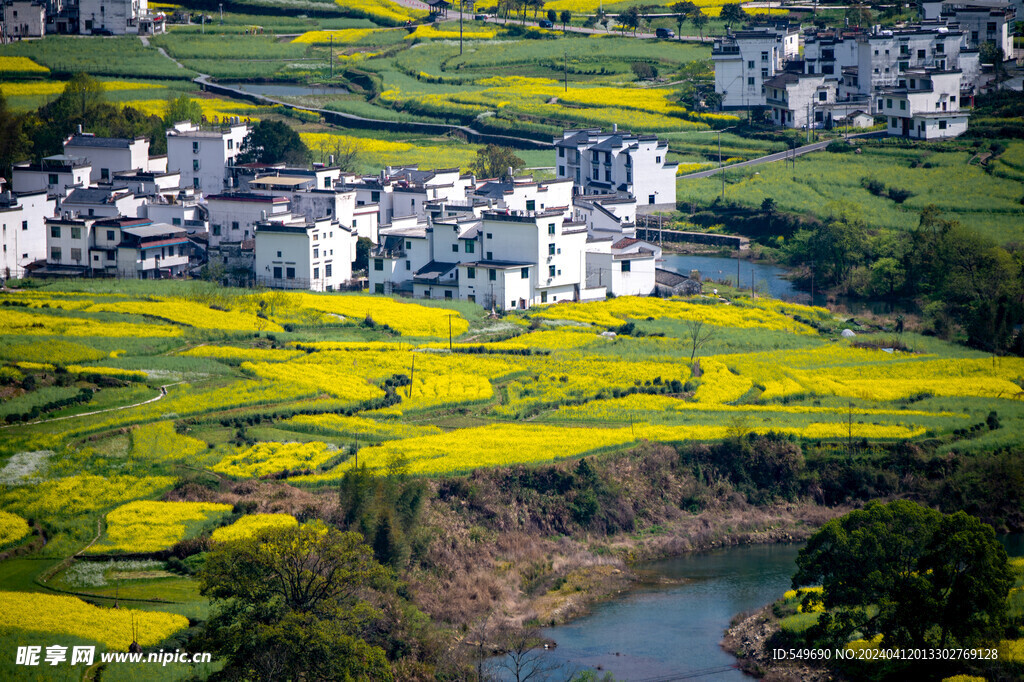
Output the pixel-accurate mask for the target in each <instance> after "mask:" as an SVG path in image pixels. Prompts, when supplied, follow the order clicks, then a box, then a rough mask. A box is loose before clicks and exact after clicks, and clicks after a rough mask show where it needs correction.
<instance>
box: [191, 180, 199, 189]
mask: <svg viewBox="0 0 1024 682" xmlns="http://www.w3.org/2000/svg"><path fill="white" fill-rule="evenodd" d="M192 189H199V178H192Z"/></svg>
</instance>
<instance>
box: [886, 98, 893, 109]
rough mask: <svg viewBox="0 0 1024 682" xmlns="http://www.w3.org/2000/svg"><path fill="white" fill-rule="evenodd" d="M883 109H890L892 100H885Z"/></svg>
mask: <svg viewBox="0 0 1024 682" xmlns="http://www.w3.org/2000/svg"><path fill="white" fill-rule="evenodd" d="M885 108H886V109H892V100H891V99H887V100H885Z"/></svg>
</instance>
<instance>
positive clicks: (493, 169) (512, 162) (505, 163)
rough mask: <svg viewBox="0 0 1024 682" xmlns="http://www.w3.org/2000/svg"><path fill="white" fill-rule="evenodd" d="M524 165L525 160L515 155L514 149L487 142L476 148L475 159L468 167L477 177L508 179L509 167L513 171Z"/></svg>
mask: <svg viewBox="0 0 1024 682" xmlns="http://www.w3.org/2000/svg"><path fill="white" fill-rule="evenodd" d="M525 165H526V162H525V161H523V160H522V159H521V158H519V157H518V156H516V153H515V151H513V150H512V149H511V148H510V147H502V146H500V145H496V144H489V145H487V146H486V147H482V148H480V149H478V150H477V152H476V159H475V160H474V161H473V164H472V165H471V167H470V168H471V169H472V171H473V173H474V174H475V175H476V176H477V177H478V178H501V179H503V180H508V179H510V178H509V170H508V169H509V168H511V169H512V172H513V173H514V172H515V170H516V169H517V168H522V167H523V166H525Z"/></svg>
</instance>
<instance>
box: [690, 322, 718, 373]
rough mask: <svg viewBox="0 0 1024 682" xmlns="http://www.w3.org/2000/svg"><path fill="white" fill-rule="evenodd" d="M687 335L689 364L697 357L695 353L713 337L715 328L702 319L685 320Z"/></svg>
mask: <svg viewBox="0 0 1024 682" xmlns="http://www.w3.org/2000/svg"><path fill="white" fill-rule="evenodd" d="M686 331H687V336H688V337H689V339H690V365H691V366H692V365H693V363H694V361H695V360H696V359H697V353H699V352H700V350H701V349H702V348H703V347H704V346H705V344H707V342H708V341H710V340H711V339H713V338H715V331H716V330H715V328H714V327H712V326H711V325H708V324H706V323H705V322H704V320H688V321H687V322H686Z"/></svg>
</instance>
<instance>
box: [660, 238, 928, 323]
mask: <svg viewBox="0 0 1024 682" xmlns="http://www.w3.org/2000/svg"><path fill="white" fill-rule="evenodd" d="M737 262H738V263H739V280H740V283H741V284H742V285H743V288H744V289H746V290H747V291H749V290H750V286H751V284H753V286H754V290H755V291H757V292H758V293H761V294H768V295H769V296H771V297H772V298H777V299H780V300H783V301H794V302H796V303H804V304H807V303H810V302H811V295H810V293H808V292H806V291H800V290H799V289H797V288H796V287H794V286H793V283H792V282H791V281H789V279H788V277H789V270H787V269H786V268H784V267H782V266H779V265H771V264H765V263H752V262H751V261H749V260H743V259H740V260H738V261H737V259H736V258H725V257H723V256H701V255H687V254H679V253H666V254H665V255H664V257H663V258H662V260H661V262H660V263H659V267H662V268H665V269H666V270H674V271H676V272H678V273H680V274H683V275H689V274H690V272H691V271H693V270H697V271H698V272H700V276H701V279H704V280H711V281H712V282H721V281H724V282H728V283H729V284H731V285H733V286H735V285H736V273H737V267H736V265H737ZM713 288H714V284H713V283H712V284H709V285H705V291H710V290H711V289H713ZM814 305H818V306H822V307H827V308H829V309H833V310H835V309H836V307H837V306H841V309H842V310H843V311H844V312H845V313H847V314H850V315H862V314H865V313H873V314H875V315H891V314H893V313H897V312H899V313H914V314H917V313H919V312H920V310H919V309H918V307H917V306H916V305H915V304H914V303H913V301H884V300H875V299H861V298H857V299H853V298H850V297H848V296H833V297H832V298H831V299H826V297H825V296H822V295H821V294H816V295H815V297H814Z"/></svg>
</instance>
